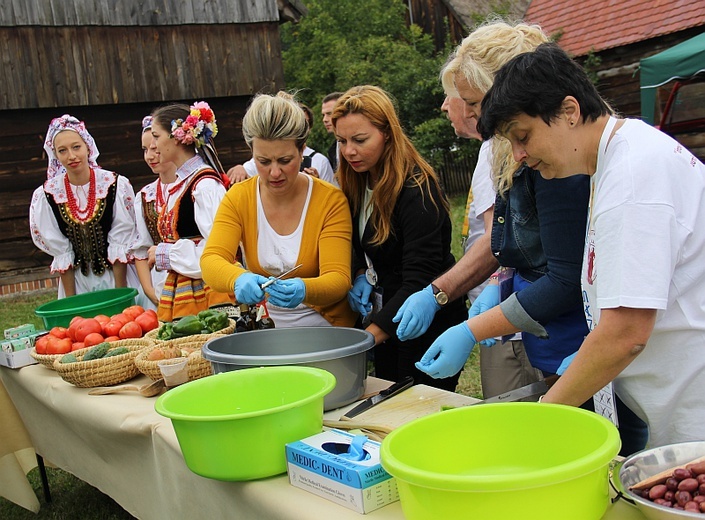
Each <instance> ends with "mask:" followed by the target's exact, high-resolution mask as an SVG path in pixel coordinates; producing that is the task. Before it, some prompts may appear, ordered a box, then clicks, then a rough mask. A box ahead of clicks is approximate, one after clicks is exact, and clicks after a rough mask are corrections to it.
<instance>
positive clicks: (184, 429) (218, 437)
mask: <svg viewBox="0 0 705 520" xmlns="http://www.w3.org/2000/svg"><path fill="white" fill-rule="evenodd" d="M333 387H335V377H334V376H333V374H331V373H330V372H327V371H325V370H321V369H319V368H312V367H303V366H276V367H261V368H247V369H244V370H236V371H233V372H223V373H221V374H215V375H212V376H208V377H204V378H202V379H196V380H195V381H191V382H190V383H186V384H184V385H181V386H177V387H176V388H173V389H171V390H169V391H168V392H167V393H165V394H163V395H162V396H161V397H159V399H157V402H156V403H155V405H154V408H155V409H156V411H157V413H159V414H161V415H163V416H165V417H168V418H170V419H171V422H172V424H173V426H174V431H175V432H176V437H177V439H178V440H179V445H180V446H181V452H182V453H183V455H184V460H185V461H186V465H187V466H188V467H189V469H190V470H191V471H193V472H194V473H196V474H198V475H201V476H203V477H208V478H213V479H217V480H253V479H258V478H264V477H269V476H272V475H278V474H280V473H284V472H285V471H286V451H285V446H286V444H287V443H289V442H294V441H298V440H301V439H304V438H306V437H309V436H311V435H314V434H316V433H319V432H320V431H321V430H322V428H323V397H324V396H325V395H326V394H327V393H329V392H330V391H331V390H333Z"/></svg>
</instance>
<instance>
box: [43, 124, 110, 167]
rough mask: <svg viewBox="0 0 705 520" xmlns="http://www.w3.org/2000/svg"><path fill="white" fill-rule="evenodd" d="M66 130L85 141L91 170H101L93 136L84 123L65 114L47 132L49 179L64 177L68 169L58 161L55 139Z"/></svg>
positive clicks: (46, 145)
mask: <svg viewBox="0 0 705 520" xmlns="http://www.w3.org/2000/svg"><path fill="white" fill-rule="evenodd" d="M64 130H71V131H73V132H76V133H77V134H78V135H80V136H81V138H82V139H83V140H84V141H85V143H86V146H87V147H88V164H89V166H90V167H91V168H100V166H98V163H97V162H96V160H97V159H98V156H99V155H100V152H99V151H98V147H97V146H96V144H95V140H94V139H93V136H92V135H91V134H90V133H89V132H88V130H86V124H85V123H84V122H83V121H79V120H78V119H76V118H75V117H73V116H70V115H68V114H64V115H63V116H61V117H56V118H54V119H52V120H51V123H50V124H49V129H48V130H47V136H46V139H45V140H44V150H45V151H46V153H47V158H48V159H49V166H48V167H47V179H52V178H54V177H56V176H57V175H62V174H64V173H66V168H64V165H63V164H61V161H59V159H57V157H56V153H55V152H54V139H55V138H56V136H57V134H59V133H60V132H63V131H64Z"/></svg>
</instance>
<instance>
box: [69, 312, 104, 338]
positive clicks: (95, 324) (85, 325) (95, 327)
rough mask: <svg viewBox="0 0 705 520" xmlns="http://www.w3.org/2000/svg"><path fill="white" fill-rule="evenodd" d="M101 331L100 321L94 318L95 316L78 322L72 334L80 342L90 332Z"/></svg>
mask: <svg viewBox="0 0 705 520" xmlns="http://www.w3.org/2000/svg"><path fill="white" fill-rule="evenodd" d="M102 331H103V327H101V325H100V322H99V321H98V320H96V319H95V318H86V319H85V320H83V321H81V323H79V324H78V327H76V333H75V334H74V336H75V338H76V341H79V342H81V341H84V340H85V339H86V336H88V335H89V334H91V333H92V332H97V333H98V334H100V333H101V332H102Z"/></svg>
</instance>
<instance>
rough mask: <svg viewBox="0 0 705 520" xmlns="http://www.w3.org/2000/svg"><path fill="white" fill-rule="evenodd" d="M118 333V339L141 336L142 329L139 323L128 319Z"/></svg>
mask: <svg viewBox="0 0 705 520" xmlns="http://www.w3.org/2000/svg"><path fill="white" fill-rule="evenodd" d="M118 335H119V336H120V339H127V338H141V337H142V329H141V328H140V326H139V325H137V323H135V322H134V321H130V322H128V323H126V324H125V325H123V327H122V328H121V329H120V332H119V334H118Z"/></svg>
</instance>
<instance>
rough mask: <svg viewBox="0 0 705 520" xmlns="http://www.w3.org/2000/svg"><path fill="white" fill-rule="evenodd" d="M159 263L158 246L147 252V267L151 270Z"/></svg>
mask: <svg viewBox="0 0 705 520" xmlns="http://www.w3.org/2000/svg"><path fill="white" fill-rule="evenodd" d="M156 263H157V246H152V247H150V248H149V249H148V250H147V265H148V266H149V268H150V269H151V268H152V267H154V264H156Z"/></svg>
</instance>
